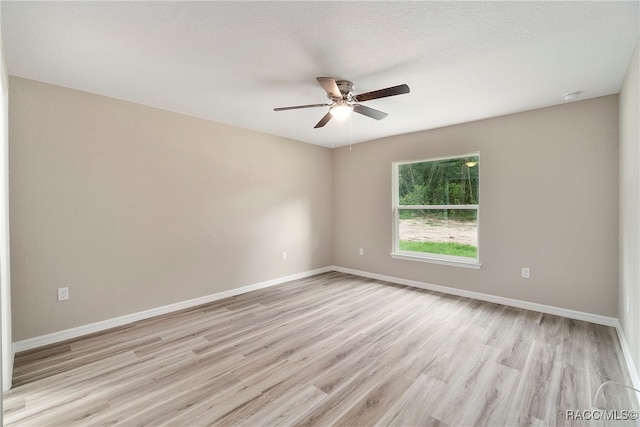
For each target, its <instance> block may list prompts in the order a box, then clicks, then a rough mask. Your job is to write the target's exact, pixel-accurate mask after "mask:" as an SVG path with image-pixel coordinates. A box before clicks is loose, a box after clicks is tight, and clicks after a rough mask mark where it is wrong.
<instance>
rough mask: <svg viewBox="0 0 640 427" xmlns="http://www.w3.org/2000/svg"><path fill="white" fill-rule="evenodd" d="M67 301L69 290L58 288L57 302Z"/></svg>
mask: <svg viewBox="0 0 640 427" xmlns="http://www.w3.org/2000/svg"><path fill="white" fill-rule="evenodd" d="M68 299H69V288H58V301H66V300H68Z"/></svg>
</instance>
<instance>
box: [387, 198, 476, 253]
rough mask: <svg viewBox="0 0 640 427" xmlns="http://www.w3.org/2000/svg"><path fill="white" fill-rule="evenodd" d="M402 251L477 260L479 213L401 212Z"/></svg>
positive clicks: (457, 210)
mask: <svg viewBox="0 0 640 427" xmlns="http://www.w3.org/2000/svg"><path fill="white" fill-rule="evenodd" d="M398 213H399V217H400V218H399V220H400V222H399V224H398V228H399V236H398V237H399V238H398V244H399V249H400V250H402V251H412V252H421V253H430V254H438V255H454V256H461V257H467V258H477V257H478V211H477V210H476V209H429V210H426V209H400V210H399V212H398Z"/></svg>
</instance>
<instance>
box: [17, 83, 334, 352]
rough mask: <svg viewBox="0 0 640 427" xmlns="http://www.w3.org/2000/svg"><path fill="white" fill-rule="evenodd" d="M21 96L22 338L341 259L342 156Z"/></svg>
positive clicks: (97, 101)
mask: <svg viewBox="0 0 640 427" xmlns="http://www.w3.org/2000/svg"><path fill="white" fill-rule="evenodd" d="M9 102H10V110H9V111H10V113H9V114H10V162H11V163H10V203H11V212H10V213H11V237H12V239H11V242H12V246H11V251H12V260H11V261H12V264H11V268H12V275H13V281H12V290H13V331H14V340H16V341H19V340H24V339H26V338H31V337H35V336H39V335H43V334H46V333H50V332H54V331H60V330H64V329H68V328H71V327H75V326H80V325H85V324H88V323H91V322H96V321H100V320H105V319H110V318H114V317H117V316H121V315H125V314H130V313H135V312H138V311H141V310H145V309H150V308H155V307H159V306H162V305H166V304H171V303H175V302H180V301H184V300H188V299H191V298H196V297H200V296H205V295H209V294H213V293H216V292H220V291H224V290H228V289H232V288H237V287H240V286H244V285H249V284H254V283H257V282H260V281H264V280H269V279H273V278H278V277H283V276H287V275H290V274H295V273H299V272H303V271H308V270H312V269H316V268H320V267H325V266H328V265H330V264H331V231H332V225H331V221H332V215H331V213H332V207H331V202H332V194H331V191H332V189H331V180H332V178H331V174H332V166H331V152H330V150H329V149H325V148H321V147H317V146H312V145H308V144H301V143H299V142H295V141H291V140H286V139H283V138H279V137H275V136H269V135H265V134H261V133H257V132H252V131H248V130H242V129H238V128H233V127H229V126H224V125H220V124H216V123H212V122H208V121H204V120H199V119H195V118H191V117H187V116H182V115H178V114H175V113H170V112H166V111H161V110H157V109H153V108H148V107H144V106H140V105H135V104H131V103H127V102H123V101H118V100H114V99H110V98H105V97H101V96H97V95H92V94H88V93H83V92H78V91H74V90H69V89H64V88H60V87H56V86H51V85H46V84H42V83H37V82H34V81H29V80H24V79H19V78H11V80H10V100H9ZM282 251H287V252H288V259H287V260H286V261H283V260H282ZM63 286H68V287H69V288H70V295H71V298H70V300H69V301H66V302H57V300H56V289H57V288H58V287H63Z"/></svg>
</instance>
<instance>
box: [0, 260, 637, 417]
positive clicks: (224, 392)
mask: <svg viewBox="0 0 640 427" xmlns="http://www.w3.org/2000/svg"><path fill="white" fill-rule="evenodd" d="M621 355H622V351H621V349H620V344H619V342H618V339H617V336H616V333H615V330H614V329H613V328H609V327H605V326H600V325H595V324H591V323H587V322H581V321H575V320H570V319H565V318H561V317H557V316H551V315H547V314H541V313H536V312H532V311H527V310H521V309H516V308H510V307H505V306H501V305H497V304H491V303H485V302H480V301H475V300H470V299H466V298H462V297H455V296H449V295H444V294H439V293H434V292H429V291H424V290H420V289H413V288H408V287H403V286H397V285H392V284H389V283H384V282H379V281H375V280H370V279H364V278H360V277H355V276H350V275H346V274H341V273H335V272H334V273H326V274H322V275H318V276H314V277H311V278H307V279H303V280H298V281H294V282H290V283H286V284H283V285H281V286H277V287H272V288H268V289H263V290H260V291H255V292H251V293H247V294H243V295H240V296H236V297H233V298H227V299H225V300H220V301H216V302H214V303H211V304H207V305H203V306H199V307H196V308H193V309H189V310H184V311H181V312H177V313H172V314H169V315H165V316H160V317H156V318H153V319H149V320H146V321H141V322H138V323H135V324H132V325H128V326H126V327H121V328H117V329H113V330H110V331H106V332H102V333H98V334H94V335H91V336H87V337H83V338H80V339H76V340H72V341H67V342H64V343H60V344H56V345H52V346H48V347H45V348H40V349H35V350H31V351H27V352H23V353H21V354H18V355H17V356H16V361H15V372H14V388H13V389H12V390H11V391H9V392H8V393H5V394H4V423H5V425H9V426H13V425H16V426H17V425H20V426H22V425H36V426H70V425H87V426H94V425H95V426H98V425H114V424H115V425H125V426H143V425H149V426H155V425H171V426H200V425H225V426H226V425H241V426H276V425H305V426H307V425H308V426H310V425H338V426H373V425H385V426H386V425H390V426H428V425H429V426H430V425H433V426H446V425H448V426H483V425H484V426H512V425H513V426H520V425H527V426H529V425H533V426H546V425H549V426H554V425H558V426H561V425H580V426H582V425H594V426H602V425H604V424H603V422H602V421H601V420H580V419H575V418H576V417H575V416H572V417H569V419H567V414H568V413H567V411H575V412H574V413H578V411H590V410H593V409H594V408H593V407H592V406H591V403H592V399H593V396H594V393H595V391H596V389H597V387H598V386H599V385H600V384H601V383H602V382H604V381H609V380H612V381H618V382H623V383H627V384H630V383H631V380H630V379H629V376H628V374H627V372H626V367H625V365H624V363H623V360H622V356H621ZM632 393H633V392H632V391H630V390H627V389H625V388H623V387H617V386H607V387H606V388H605V389H604V393H603V395H602V397H601V398H600V401H599V406H601V407H606V408H607V409H609V410H610V411H611V410H614V409H615V410H618V411H622V410H638V405H637V403H636V402H637V401H636V400H635V396H633V394H632ZM590 414H591V413H589V412H579V413H578V417H577V418H584V416H582V417H581V416H580V415H586V416H587V417H588V416H589V415H590ZM609 414H610V415H609V417H611V416H613V417H614V418H623V415H624V413H622V412H618V413H614V412H609ZM607 425H635V424H634V422H631V421H624V420H620V419H617V420H613V421H607Z"/></svg>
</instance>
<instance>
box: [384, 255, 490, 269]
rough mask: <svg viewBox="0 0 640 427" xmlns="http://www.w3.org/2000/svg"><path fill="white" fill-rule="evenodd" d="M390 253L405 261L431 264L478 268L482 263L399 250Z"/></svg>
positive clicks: (392, 256) (395, 257)
mask: <svg viewBox="0 0 640 427" xmlns="http://www.w3.org/2000/svg"><path fill="white" fill-rule="evenodd" d="M390 255H391V258H394V259H402V260H405V261H418V262H428V263H432V264H440V265H449V266H452V267H463V268H472V269H475V270H479V269H480V267H482V264H480V262H479V261H477V260H466V259H464V258H462V257H456V258H453V257H452V258H438V257H434V256H421V255H413V254H407V253H399V252H392V253H391V254H390Z"/></svg>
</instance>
